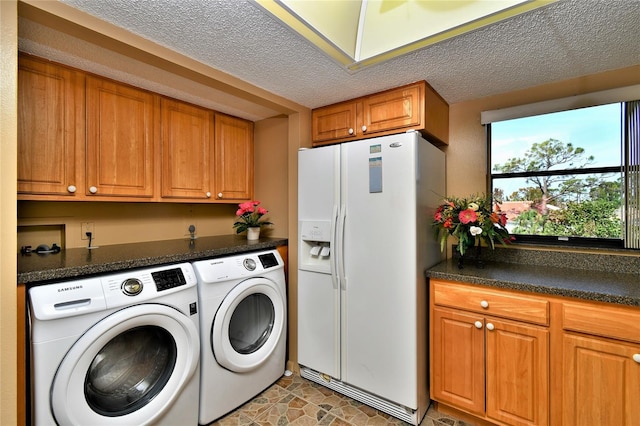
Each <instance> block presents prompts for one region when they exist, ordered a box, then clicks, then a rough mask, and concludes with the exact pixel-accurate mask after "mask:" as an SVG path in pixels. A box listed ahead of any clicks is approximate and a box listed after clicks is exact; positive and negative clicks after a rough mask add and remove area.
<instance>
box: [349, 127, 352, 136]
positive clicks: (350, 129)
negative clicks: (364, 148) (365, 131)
mask: <svg viewBox="0 0 640 426" xmlns="http://www.w3.org/2000/svg"><path fill="white" fill-rule="evenodd" d="M349 134H350V135H352V134H353V129H352V128H351V127H349Z"/></svg>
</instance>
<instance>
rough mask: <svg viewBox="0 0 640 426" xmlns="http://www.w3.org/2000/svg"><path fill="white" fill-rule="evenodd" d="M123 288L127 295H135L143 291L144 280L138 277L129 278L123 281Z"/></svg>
mask: <svg viewBox="0 0 640 426" xmlns="http://www.w3.org/2000/svg"><path fill="white" fill-rule="evenodd" d="M121 288H122V292H123V293H124V294H126V295H127V296H135V295H136V294H140V292H141V291H142V281H140V280H139V279H137V278H129V279H127V280H125V281H124V282H123V283H122V287H121Z"/></svg>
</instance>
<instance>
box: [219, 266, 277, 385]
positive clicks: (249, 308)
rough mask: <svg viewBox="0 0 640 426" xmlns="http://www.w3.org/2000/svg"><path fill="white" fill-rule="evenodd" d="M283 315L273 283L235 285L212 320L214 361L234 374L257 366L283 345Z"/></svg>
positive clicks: (257, 280)
mask: <svg viewBox="0 0 640 426" xmlns="http://www.w3.org/2000/svg"><path fill="white" fill-rule="evenodd" d="M286 315H287V308H286V299H285V296H284V295H283V294H282V293H281V291H280V289H279V287H278V285H277V284H276V283H274V282H273V281H270V280H268V279H263V278H251V279H248V280H246V281H243V282H241V283H240V284H238V285H236V286H235V287H234V288H233V289H232V290H231V291H230V292H229V293H228V294H227V296H226V297H225V298H224V300H223V301H222V303H221V304H220V307H219V308H218V311H217V312H216V314H215V317H214V318H213V324H212V327H211V348H212V350H213V354H214V356H215V358H216V362H217V363H218V364H219V365H221V366H223V367H224V368H226V369H228V370H230V371H234V372H237V373H244V372H248V371H252V370H255V369H256V368H258V367H260V366H261V365H262V364H263V363H265V362H266V361H267V360H268V359H269V357H270V356H271V354H272V353H273V352H274V351H275V350H276V348H278V347H279V345H281V342H283V336H284V330H285V327H286Z"/></svg>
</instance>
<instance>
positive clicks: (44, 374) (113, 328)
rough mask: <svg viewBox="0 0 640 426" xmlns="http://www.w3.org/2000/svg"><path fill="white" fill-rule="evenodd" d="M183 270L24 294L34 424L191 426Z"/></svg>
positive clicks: (195, 376) (192, 360) (195, 374)
mask: <svg viewBox="0 0 640 426" xmlns="http://www.w3.org/2000/svg"><path fill="white" fill-rule="evenodd" d="M196 284H197V280H196V276H195V273H194V271H193V267H192V266H191V264H189V263H184V264H179V265H170V266H162V267H156V268H149V269H144V270H135V271H128V272H122V273H115V274H111V275H105V276H98V277H95V278H87V279H80V280H74V281H65V282H59V283H53V284H45V285H41V286H36V287H33V288H31V289H29V310H30V318H31V364H32V375H31V377H32V383H31V389H32V411H33V423H34V425H35V426H40V425H55V424H60V425H108V426H113V425H147V424H155V425H197V423H198V415H197V413H198V392H199V379H200V377H199V358H200V330H199V315H198V309H197V306H198V305H197V299H198V294H197V286H196Z"/></svg>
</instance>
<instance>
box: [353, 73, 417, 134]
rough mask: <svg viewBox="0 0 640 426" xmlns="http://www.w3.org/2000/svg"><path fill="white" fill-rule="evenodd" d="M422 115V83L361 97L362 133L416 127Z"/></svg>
mask: <svg viewBox="0 0 640 426" xmlns="http://www.w3.org/2000/svg"><path fill="white" fill-rule="evenodd" d="M422 116H424V85H421V84H413V85H411V86H408V87H404V88H401V89H395V90H390V91H387V92H382V93H380V94H377V95H371V96H368V97H366V98H363V99H362V127H361V128H360V130H361V131H362V134H363V135H366V134H370V133H378V132H384V131H387V130H394V129H404V128H417V127H419V126H420V123H421V121H422V120H421V117H422Z"/></svg>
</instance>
